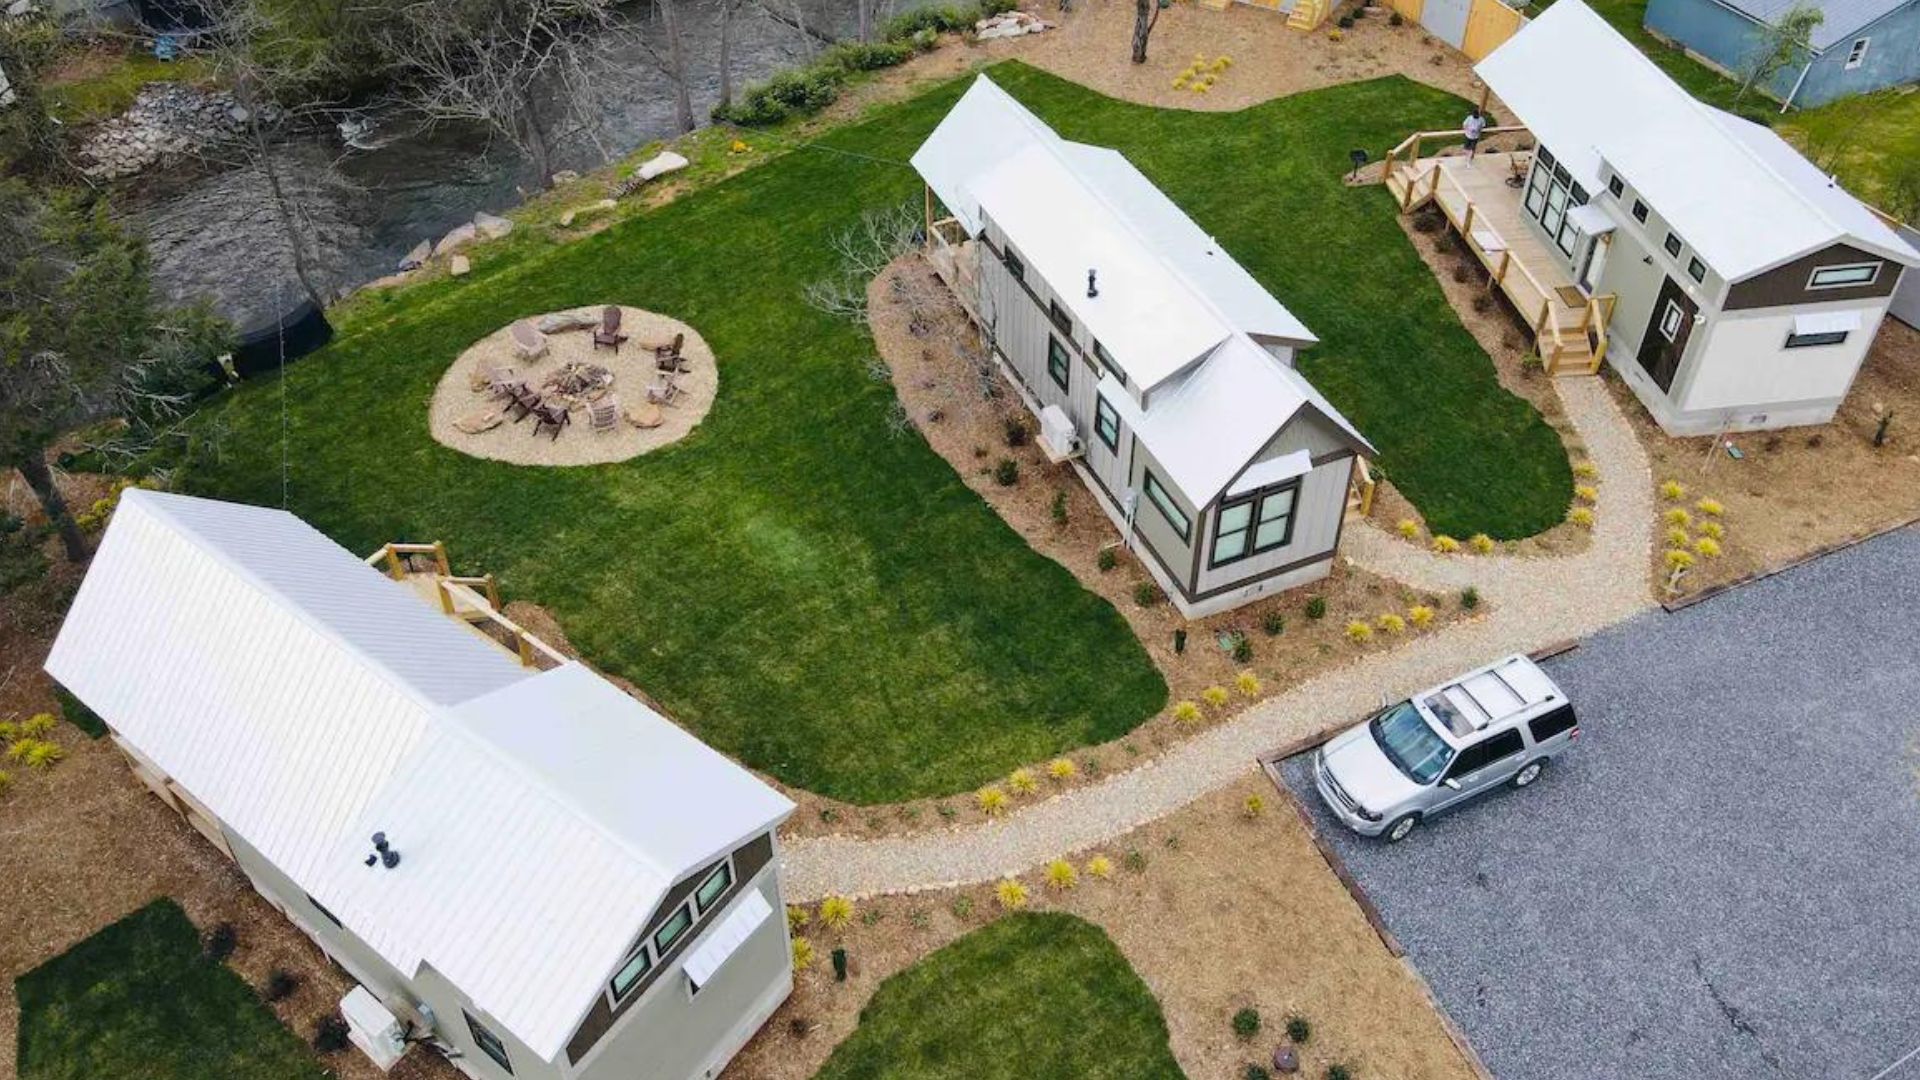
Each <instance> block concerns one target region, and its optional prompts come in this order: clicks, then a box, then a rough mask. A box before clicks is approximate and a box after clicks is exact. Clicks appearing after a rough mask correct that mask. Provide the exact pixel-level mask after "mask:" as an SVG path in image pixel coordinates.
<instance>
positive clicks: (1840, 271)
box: [1807, 263, 1880, 289]
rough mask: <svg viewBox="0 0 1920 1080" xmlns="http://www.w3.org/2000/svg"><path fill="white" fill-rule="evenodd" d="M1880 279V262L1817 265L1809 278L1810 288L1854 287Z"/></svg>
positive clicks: (1808, 286) (1808, 285) (1808, 284)
mask: <svg viewBox="0 0 1920 1080" xmlns="http://www.w3.org/2000/svg"><path fill="white" fill-rule="evenodd" d="M1878 280H1880V264H1879V263H1851V264H1849V265H1847V266H1821V267H1816V268H1815V269H1814V271H1813V274H1812V276H1810V277H1808V278H1807V288H1809V289H1852V288H1858V287H1859V286H1862V285H1871V284H1873V283H1874V282H1876V281H1878Z"/></svg>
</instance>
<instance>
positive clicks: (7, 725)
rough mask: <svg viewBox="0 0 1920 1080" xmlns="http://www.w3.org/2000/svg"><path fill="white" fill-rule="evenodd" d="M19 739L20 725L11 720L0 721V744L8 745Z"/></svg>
mask: <svg viewBox="0 0 1920 1080" xmlns="http://www.w3.org/2000/svg"><path fill="white" fill-rule="evenodd" d="M19 737H20V725H19V724H16V723H14V722H13V721H11V720H0V742H5V743H10V742H12V741H13V740H15V739H17V738H19Z"/></svg>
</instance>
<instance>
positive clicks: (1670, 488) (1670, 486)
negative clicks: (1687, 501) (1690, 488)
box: [1660, 480, 1687, 502]
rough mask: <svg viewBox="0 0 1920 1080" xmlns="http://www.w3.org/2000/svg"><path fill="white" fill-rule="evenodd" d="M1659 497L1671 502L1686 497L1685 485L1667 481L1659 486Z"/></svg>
mask: <svg viewBox="0 0 1920 1080" xmlns="http://www.w3.org/2000/svg"><path fill="white" fill-rule="evenodd" d="M1660 497H1661V498H1663V499H1666V500H1667V501H1669V502H1672V501H1674V500H1677V499H1684V498H1686V497H1687V485H1685V484H1682V483H1681V482H1680V481H1678V480H1668V481H1666V482H1665V483H1662V484H1661V485H1660Z"/></svg>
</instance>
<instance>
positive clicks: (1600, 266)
mask: <svg viewBox="0 0 1920 1080" xmlns="http://www.w3.org/2000/svg"><path fill="white" fill-rule="evenodd" d="M1612 243H1613V234H1612V233H1601V234H1600V235H1599V236H1596V237H1594V238H1593V242H1592V243H1591V244H1588V245H1587V258H1586V262H1584V263H1583V264H1581V267H1580V287H1581V288H1582V289H1584V290H1586V292H1587V295H1589V296H1591V295H1593V291H1594V290H1595V289H1597V288H1599V287H1600V275H1601V273H1603V272H1604V271H1605V270H1606V268H1607V248H1608V247H1609V246H1611V245H1612Z"/></svg>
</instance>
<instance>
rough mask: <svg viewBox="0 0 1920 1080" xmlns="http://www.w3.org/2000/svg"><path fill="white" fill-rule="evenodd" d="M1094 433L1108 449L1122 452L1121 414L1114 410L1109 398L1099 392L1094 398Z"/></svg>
mask: <svg viewBox="0 0 1920 1080" xmlns="http://www.w3.org/2000/svg"><path fill="white" fill-rule="evenodd" d="M1093 433H1094V434H1095V435H1098V436H1099V437H1100V441H1101V442H1102V443H1103V444H1105V446H1106V448H1107V449H1108V450H1111V451H1113V452H1114V453H1116V454H1117V453H1119V452H1120V414H1119V413H1116V412H1114V411H1113V406H1111V405H1109V404H1107V399H1106V398H1104V397H1101V396H1100V395H1098V394H1095V395H1094V398H1093Z"/></svg>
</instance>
